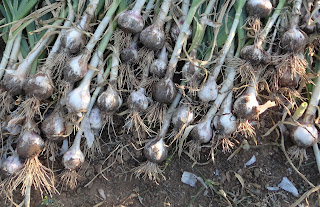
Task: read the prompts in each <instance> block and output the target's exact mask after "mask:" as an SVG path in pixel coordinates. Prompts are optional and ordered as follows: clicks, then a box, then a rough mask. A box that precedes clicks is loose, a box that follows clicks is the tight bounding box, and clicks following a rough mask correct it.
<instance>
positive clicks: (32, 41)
mask: <svg viewBox="0 0 320 207" xmlns="http://www.w3.org/2000/svg"><path fill="white" fill-rule="evenodd" d="M35 29H36V25H35V23H34V22H32V23H31V24H29V25H28V26H27V27H26V30H27V35H28V40H29V45H30V47H31V48H33V47H34V45H35V41H36V35H35V33H33V34H32V35H31V34H30V32H32V31H34V30H35Z"/></svg>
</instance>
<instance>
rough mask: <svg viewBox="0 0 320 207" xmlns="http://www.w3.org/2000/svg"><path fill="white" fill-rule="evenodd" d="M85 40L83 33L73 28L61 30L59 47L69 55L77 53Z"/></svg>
mask: <svg viewBox="0 0 320 207" xmlns="http://www.w3.org/2000/svg"><path fill="white" fill-rule="evenodd" d="M85 42H86V39H85V36H84V34H83V33H82V32H81V31H78V30H77V29H75V28H70V29H67V30H62V31H61V47H62V48H63V49H64V52H65V53H67V54H68V55H69V56H70V55H75V54H78V53H79V51H80V50H81V48H83V47H84V45H85Z"/></svg>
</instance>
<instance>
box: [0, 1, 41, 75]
mask: <svg viewBox="0 0 320 207" xmlns="http://www.w3.org/2000/svg"><path fill="white" fill-rule="evenodd" d="M36 3H37V1H36V0H32V1H24V4H23V3H21V4H20V5H19V7H17V10H16V12H15V14H12V15H13V16H12V19H10V18H9V16H7V18H6V19H5V20H7V23H10V22H9V21H11V22H14V21H19V20H21V19H23V18H24V17H26V16H27V15H28V14H29V12H30V11H31V10H32V8H33V7H34V6H35V4H36ZM30 23H31V22H29V24H30ZM24 27H26V25H25V24H24V25H21V26H19V28H15V29H13V28H12V25H9V28H8V30H9V34H8V39H7V42H6V47H5V50H4V52H3V55H2V59H1V63H0V80H1V79H2V76H3V74H4V72H5V69H6V67H7V64H8V61H9V57H10V54H11V53H15V52H14V51H17V50H18V49H17V48H18V47H19V46H18V45H17V44H14V42H15V39H16V38H20V37H19V36H20V35H21V34H20V33H19V32H17V31H19V30H20V31H21V29H22V28H24Z"/></svg>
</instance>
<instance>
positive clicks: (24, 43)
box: [20, 37, 30, 58]
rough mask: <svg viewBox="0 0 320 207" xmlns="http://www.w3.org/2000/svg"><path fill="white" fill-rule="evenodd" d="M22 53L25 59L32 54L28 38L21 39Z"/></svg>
mask: <svg viewBox="0 0 320 207" xmlns="http://www.w3.org/2000/svg"><path fill="white" fill-rule="evenodd" d="M20 52H21V54H22V57H23V58H26V57H27V56H28V54H29V52H30V50H29V45H28V43H27V40H26V38H25V37H24V38H22V39H21V45H20Z"/></svg>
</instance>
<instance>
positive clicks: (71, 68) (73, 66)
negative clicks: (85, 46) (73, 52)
mask: <svg viewBox="0 0 320 207" xmlns="http://www.w3.org/2000/svg"><path fill="white" fill-rule="evenodd" d="M89 58H90V55H89V54H88V53H87V52H86V51H85V52H83V53H81V54H79V55H78V56H75V57H72V58H71V59H70V60H69V61H68V62H67V63H66V65H65V67H64V69H63V79H64V80H65V81H67V82H70V83H75V82H77V81H79V80H81V79H82V78H83V77H84V76H85V74H86V73H87V71H88V60H89Z"/></svg>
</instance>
